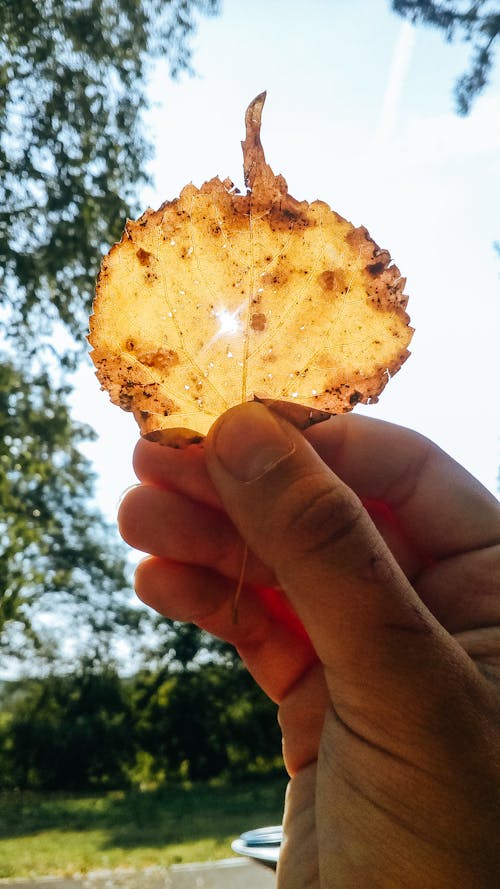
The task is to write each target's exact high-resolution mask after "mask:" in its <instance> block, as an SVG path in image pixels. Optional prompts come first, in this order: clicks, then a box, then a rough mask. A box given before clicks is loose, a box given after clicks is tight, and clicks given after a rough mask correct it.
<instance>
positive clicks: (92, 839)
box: [0, 779, 285, 878]
mask: <svg viewBox="0 0 500 889" xmlns="http://www.w3.org/2000/svg"><path fill="white" fill-rule="evenodd" d="M284 784H285V782H284V780H281V779H279V780H278V779H269V780H268V781H265V782H263V781H262V782H257V781H254V782H248V783H245V784H242V785H239V786H230V785H225V786H210V785H193V786H172V787H163V788H161V789H159V790H155V791H148V792H140V791H130V792H116V793H108V794H106V795H102V796H90V795H76V794H73V795H63V794H34V793H15V794H0V878H2V877H4V878H5V877H10V878H15V877H36V876H49V875H50V876H66V877H68V876H71V875H73V874H75V873H85V872H87V871H89V870H98V869H100V868H118V867H126V868H143V867H150V866H162V867H168V866H169V865H172V864H180V863H188V862H192V861H210V860H215V859H217V858H226V857H228V856H229V855H231V854H232V853H231V846H230V843H231V840H232V839H234V837H235V836H237V835H238V834H240V833H241V832H242V831H244V830H249V829H251V828H253V827H261V826H264V825H266V824H279V823H280V821H281V815H282V805H283V794H284Z"/></svg>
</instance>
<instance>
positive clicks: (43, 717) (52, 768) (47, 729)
mask: <svg viewBox="0 0 500 889" xmlns="http://www.w3.org/2000/svg"><path fill="white" fill-rule="evenodd" d="M131 724H132V720H131V713H130V708H129V707H128V704H127V702H126V700H125V695H124V692H123V686H122V683H121V681H120V679H119V678H118V676H117V674H116V673H114V672H113V671H112V670H107V671H105V672H100V673H95V672H93V671H92V670H85V671H82V672H78V673H75V674H72V675H69V676H55V675H52V676H50V675H49V676H47V677H46V678H44V679H32V680H30V681H29V683H28V684H27V685H26V687H25V688H24V692H23V694H22V696H21V698H20V700H18V702H17V704H16V705H15V706H14V707H13V708H12V712H11V714H10V718H9V719H8V720H5V721H4V725H3V728H2V729H0V738H2V736H3V738H2V740H3V743H2V759H3V760H4V761H3V763H2V766H3V768H2V773H3V779H2V780H3V784H4V786H7V787H9V786H10V787H18V788H31V789H36V790H54V789H58V790H82V789H88V788H95V787H117V786H123V785H124V784H125V783H126V778H125V774H126V769H127V766H128V765H129V764H130V763H131V762H132V759H133V753H134V751H133V746H132V744H131Z"/></svg>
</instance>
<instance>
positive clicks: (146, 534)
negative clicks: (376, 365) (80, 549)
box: [120, 403, 500, 889]
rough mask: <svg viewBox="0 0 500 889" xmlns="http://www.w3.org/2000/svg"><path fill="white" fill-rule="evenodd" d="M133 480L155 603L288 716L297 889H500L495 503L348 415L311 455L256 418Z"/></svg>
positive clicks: (142, 570) (282, 427)
mask: <svg viewBox="0 0 500 889" xmlns="http://www.w3.org/2000/svg"><path fill="white" fill-rule="evenodd" d="M135 464H136V471H137V473H138V476H139V478H140V479H141V481H142V482H143V484H142V485H141V486H139V487H137V488H136V489H134V490H132V491H131V492H130V493H129V494H128V495H127V497H126V498H125V500H124V501H123V503H122V506H121V510H120V523H121V530H122V533H123V535H124V537H125V539H126V540H128V542H129V543H131V544H132V545H133V546H135V547H137V548H138V549H142V550H144V551H146V552H149V553H152V554H153V555H152V557H151V558H149V559H147V560H145V561H144V562H142V563H141V565H140V566H139V568H138V570H137V575H136V586H137V592H138V595H139V596H140V597H141V599H143V600H144V601H145V602H147V603H148V604H150V605H152V606H153V607H154V608H156V609H157V610H158V611H160V612H161V613H163V614H165V615H167V616H169V617H171V618H173V619H176V620H185V621H193V622H195V623H197V624H198V625H200V626H201V627H204V628H205V629H207V630H208V631H210V632H212V633H214V634H216V635H218V636H220V637H222V638H224V639H226V640H228V641H229V642H232V643H233V644H234V645H236V647H237V648H238V650H239V652H240V654H241V656H242V658H243V659H244V661H245V662H246V664H247V666H248V669H249V670H250V671H251V672H252V674H253V675H254V677H255V678H256V680H257V681H258V682H259V683H260V684H261V686H262V687H263V688H264V690H265V691H266V692H267V693H268V694H269V695H270V696H271V697H272V698H273V699H274V700H275V701H277V702H278V704H279V719H280V724H281V727H282V731H283V738H284V756H285V763H286V766H287V769H288V771H289V773H290V776H291V780H290V784H289V788H288V792H287V798H286V803H285V816H284V830H285V839H284V843H283V847H282V852H281V856H280V863H279V867H278V886H279V887H280V889H285V887H286V889H320V887H321V889H403V887H404V889H494V887H496V886H497V885H498V873H499V872H500V850H499V846H498V836H499V829H498V828H499V823H498V821H499V818H498V816H499V809H500V805H499V804H500V792H499V788H500V726H499V722H500V719H499V716H500V694H499V685H500V629H499V624H500V593H499V583H500V580H499V578H500V507H499V505H498V503H497V502H496V500H495V499H494V498H493V497H492V496H491V495H489V494H488V492H486V491H485V490H484V489H483V488H482V487H481V486H480V485H479V483H478V482H476V481H475V480H474V479H472V478H471V477H470V476H469V475H468V474H467V473H466V472H465V470H463V469H462V468H461V467H459V466H458V465H457V464H456V463H454V462H453V461H452V460H451V459H450V458H449V457H447V456H446V455H445V454H444V453H443V452H441V451H440V450H439V449H438V448H437V447H436V446H435V445H433V444H431V443H430V442H429V441H427V440H426V439H424V438H422V437H421V436H418V435H417V434H415V433H413V432H410V431H408V430H405V429H401V428H398V427H395V426H392V425H390V424H386V423H382V422H378V421H374V420H368V419H366V418H364V417H362V416H352V415H349V416H339V417H335V418H332V419H331V420H328V421H327V422H326V423H324V424H321V425H319V426H316V427H313V428H312V429H311V430H309V431H308V432H307V433H306V434H305V435H302V434H300V433H299V432H297V431H296V430H295V429H294V428H293V427H291V426H290V425H288V424H287V423H286V422H285V421H284V420H281V419H280V418H277V417H275V416H273V415H272V414H271V413H270V412H269V411H268V410H267V409H266V408H264V407H263V406H262V405H259V404H255V403H252V404H246V405H243V406H241V407H238V408H234V409H232V410H231V411H229V412H228V413H227V414H225V415H224V416H223V417H222V418H221V420H219V421H218V422H217V423H216V424H215V427H214V428H213V429H212V431H211V433H210V435H209V436H208V439H207V441H206V443H205V447H204V448H203V449H199V448H189V449H188V450H187V451H184V452H176V451H171V450H169V449H168V448H161V447H160V446H158V445H152V444H149V443H147V442H140V444H139V445H138V447H137V450H136V456H135ZM236 529H237V530H236ZM243 541H246V543H247V544H248V546H249V549H250V553H249V558H248V563H247V569H246V583H245V585H244V587H243V590H242V595H241V600H240V603H239V609H238V611H239V617H238V622H237V623H234V621H233V619H232V599H233V596H234V592H235V579H236V578H237V576H238V573H239V569H240V566H241V559H242V554H243V549H244V546H243Z"/></svg>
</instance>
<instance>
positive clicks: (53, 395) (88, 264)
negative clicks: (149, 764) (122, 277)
mask: <svg viewBox="0 0 500 889" xmlns="http://www.w3.org/2000/svg"><path fill="white" fill-rule="evenodd" d="M216 10H217V0H2V2H1V3H0V133H1V136H0V438H1V439H2V444H1V445H0V448H1V450H0V507H1V508H2V512H1V513H0V630H2V627H3V634H2V645H3V647H4V649H5V650H9V645H10V650H12V647H13V644H14V640H17V639H18V634H19V632H21V634H22V641H23V646H26V645H27V642H28V639H31V641H32V642H33V644H36V645H38V646H40V645H41V642H42V636H41V634H40V632H38V633H37V632H35V625H36V617H37V615H40V613H41V612H43V611H44V610H51V611H53V612H54V613H55V612H56V611H57V613H58V614H60V613H61V612H63V613H67V614H68V615H70V616H71V623H72V628H73V631H76V630H77V629H78V628H80V629H82V628H85V633H86V634H87V637H88V639H89V641H90V642H92V640H94V644H95V646H97V648H98V649H99V652H100V654H101V656H102V653H103V645H104V640H108V639H110V637H111V635H112V630H113V628H114V627H116V626H117V625H118V626H119V625H120V623H123V622H129V623H130V626H131V627H134V626H136V625H137V623H138V621H139V617H138V615H139V612H138V611H137V610H135V609H132V608H130V607H128V605H127V599H128V596H129V591H128V590H127V589H126V587H127V584H126V578H125V574H124V562H123V558H122V553H121V551H120V550H119V549H118V548H117V544H116V542H112V541H113V533H112V532H111V531H110V529H109V528H108V527H107V525H106V523H105V522H104V521H103V518H102V516H101V515H100V514H99V513H98V511H97V510H96V509H95V507H93V506H92V505H91V499H90V498H91V496H92V490H93V475H92V472H91V469H90V465H89V463H88V461H86V460H85V459H84V458H83V457H82V454H81V453H80V451H79V446H80V444H81V443H82V441H83V440H85V439H89V438H91V437H92V433H91V430H90V429H89V428H88V427H84V426H82V425H79V424H74V423H73V422H72V420H71V417H70V413H69V410H68V406H67V396H68V393H69V388H68V386H67V385H65V384H64V385H63V384H62V383H61V382H60V380H61V379H64V376H63V377H61V374H60V372H61V371H62V372H63V374H64V373H65V372H66V371H67V369H68V368H71V367H72V366H74V364H75V357H74V354H72V352H73V350H74V348H75V343H76V345H77V348H78V349H79V350H80V352H81V350H82V349H83V348H84V347H85V337H84V333H85V331H86V329H87V318H88V312H89V310H90V302H91V298H92V294H93V289H94V280H95V275H96V271H97V267H98V264H99V261H100V256H101V254H102V252H103V251H104V250H106V249H108V247H109V244H110V243H111V242H112V241H113V240H115V239H116V238H117V236H118V235H119V233H120V230H121V228H122V226H123V220H124V218H125V217H126V216H127V214H129V213H131V212H134V211H135V209H136V207H135V204H136V201H137V195H138V192H139V189H140V187H141V185H142V184H143V183H144V182H145V180H146V173H145V170H146V163H147V159H148V157H149V155H150V146H149V144H148V142H147V140H146V138H145V135H144V131H143V120H142V113H143V111H144V109H145V108H146V107H147V101H146V92H147V78H148V74H149V71H150V65H151V62H152V60H153V59H154V58H157V57H160V56H161V57H162V58H164V59H166V60H167V62H168V64H169V66H170V73H171V74H172V75H173V76H176V75H177V73H178V72H180V71H182V70H190V64H191V62H190V60H191V50H190V37H191V35H192V34H193V32H194V30H195V26H196V23H197V18H198V16H199V15H200V14H202V13H206V14H209V13H214V12H216ZM68 333H69V334H70V336H69V337H68V336H67V334H68ZM63 334H65V335H63ZM2 349H3V353H2V351H1V350H2ZM13 355H15V360H14V359H13V357H12V356H13ZM58 380H59V382H58ZM120 591H122V592H120ZM85 633H84V634H83V635H84V637H85ZM45 638H46V639H47V632H45ZM106 644H107V643H106ZM105 647H106V646H105ZM49 649H50V645H49Z"/></svg>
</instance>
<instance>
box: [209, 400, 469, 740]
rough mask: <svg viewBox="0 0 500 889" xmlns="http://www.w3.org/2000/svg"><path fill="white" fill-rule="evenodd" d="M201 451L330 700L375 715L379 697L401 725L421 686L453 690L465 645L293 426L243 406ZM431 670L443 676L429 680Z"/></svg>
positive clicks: (425, 691) (426, 692) (427, 692)
mask: <svg viewBox="0 0 500 889" xmlns="http://www.w3.org/2000/svg"><path fill="white" fill-rule="evenodd" d="M328 422H329V423H335V418H332V419H331V420H329V421H328ZM206 456H207V466H208V470H209V473H210V475H211V477H212V480H213V482H214V484H215V486H216V488H217V490H218V493H219V495H220V498H221V500H222V502H223V503H224V506H225V508H226V509H227V512H228V513H229V515H230V516H231V518H232V519H233V521H234V522H235V524H236V526H237V527H238V529H239V530H240V532H241V534H242V536H243V538H244V539H245V540H246V542H247V543H248V546H249V547H250V548H251V549H252V550H253V551H254V552H255V553H256V554H257V555H258V556H259V557H260V558H261V559H262V561H263V562H264V563H265V564H267V565H268V566H269V567H270V568H271V569H272V570H273V572H274V575H275V577H276V578H277V581H278V583H279V585H280V586H281V587H282V589H283V590H284V592H285V594H286V596H287V597H288V599H289V601H290V603H291V605H292V607H293V608H294V609H295V611H296V612H297V614H298V616H299V618H300V619H301V621H302V623H303V624H304V627H305V629H306V631H307V632H308V634H309V636H310V639H311V642H312V644H313V646H314V648H315V650H316V652H317V655H318V657H319V659H320V661H321V662H322V663H323V665H324V667H325V675H326V677H327V681H328V683H329V687H330V692H331V694H332V698H333V702H334V704H335V705H337V703H338V702H342V701H345V700H352V699H353V698H354V700H355V703H356V707H361V708H363V706H367V707H370V705H372V706H376V707H377V710H378V718H379V719H380V716H381V714H380V708H381V698H382V700H385V701H386V702H391V707H392V708H393V709H397V711H398V712H400V713H401V714H402V719H404V724H405V725H407V724H408V723H407V720H408V716H409V711H411V710H414V709H415V700H420V699H421V698H420V693H421V694H422V696H423V698H425V699H426V700H427V701H428V702H429V705H431V699H432V688H434V687H436V685H438V686H439V697H440V699H441V700H442V696H443V693H444V694H446V684H445V688H444V689H443V681H444V680H445V675H446V676H448V680H449V683H450V684H451V685H453V686H455V687H456V680H457V669H458V670H459V672H460V671H461V672H462V674H463V672H464V671H465V672H468V671H469V669H470V665H469V662H468V659H467V657H466V655H465V653H464V652H463V651H462V649H460V648H459V646H458V645H456V644H455V643H454V642H453V640H452V639H451V637H449V636H448V634H447V633H446V631H445V630H444V629H443V628H442V627H441V626H440V624H439V623H438V622H437V621H436V620H435V619H434V618H433V616H432V615H431V614H430V612H429V611H428V610H427V609H426V607H425V606H424V604H423V603H422V602H421V600H420V599H419V598H418V596H417V594H416V592H415V591H414V590H413V588H412V587H411V585H410V584H409V582H408V580H407V578H406V577H405V575H404V574H403V572H402V571H401V569H400V568H399V566H398V564H397V562H396V561H395V560H394V558H393V556H392V554H391V552H390V551H389V549H388V547H387V546H386V544H385V542H384V541H383V539H382V538H381V536H380V535H379V533H378V531H377V529H376V528H375V526H374V525H373V523H372V521H371V519H370V517H369V516H368V514H367V512H366V510H365V509H364V508H363V505H362V503H361V502H360V500H359V499H358V497H357V496H356V494H355V493H354V492H353V491H352V490H351V489H350V488H348V487H347V486H346V485H345V484H344V483H343V482H342V481H341V480H340V479H339V478H338V477H337V476H336V475H335V474H334V473H333V472H332V471H331V470H330V469H329V468H328V467H327V466H326V465H325V464H324V463H323V461H322V460H321V459H320V457H319V456H318V455H317V454H316V452H315V451H314V450H313V448H312V447H311V446H310V445H309V444H308V442H307V441H306V440H305V439H304V437H303V436H302V435H301V434H300V432H298V431H297V430H296V429H295V428H294V427H293V426H291V425H290V424H288V423H287V422H286V421H285V420H283V419H282V418H281V417H277V416H276V415H275V414H273V413H271V412H270V411H269V410H268V409H267V408H266V407H264V406H263V405H261V404H257V403H247V404H244V405H241V406H239V407H236V408H233V409H231V410H230V411H228V412H227V413H226V414H225V415H224V416H223V417H222V418H221V419H220V420H219V421H218V422H217V423H216V424H215V426H214V427H213V429H212V430H211V432H210V433H209V436H208V438H207V442H206ZM436 671H440V672H441V673H443V674H445V675H443V676H441V677H440V678H439V680H438V681H436V680H437V677H436ZM419 686H421V687H420V688H419ZM374 700H376V701H377V703H376V704H374V703H372V702H373V701H374ZM409 704H411V706H409ZM421 716H422V714H420V718H421Z"/></svg>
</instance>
